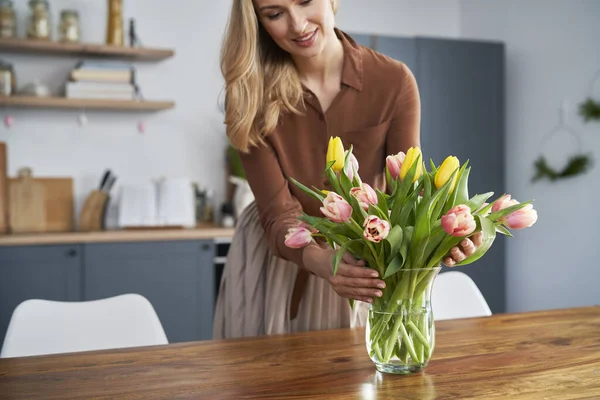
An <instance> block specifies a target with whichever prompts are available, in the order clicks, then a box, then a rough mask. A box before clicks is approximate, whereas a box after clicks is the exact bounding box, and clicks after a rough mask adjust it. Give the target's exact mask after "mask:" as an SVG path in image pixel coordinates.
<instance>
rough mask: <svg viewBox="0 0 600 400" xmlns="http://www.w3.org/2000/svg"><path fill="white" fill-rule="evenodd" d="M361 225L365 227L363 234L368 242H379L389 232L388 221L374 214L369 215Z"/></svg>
mask: <svg viewBox="0 0 600 400" xmlns="http://www.w3.org/2000/svg"><path fill="white" fill-rule="evenodd" d="M363 226H364V227H365V230H364V232H363V236H364V238H365V239H367V240H368V241H370V242H375V243H379V242H381V241H382V240H383V239H385V238H386V237H387V235H388V234H389V233H390V223H389V222H387V221H385V220H382V219H379V217H376V216H375V215H369V216H368V217H367V218H366V219H365V222H364V223H363Z"/></svg>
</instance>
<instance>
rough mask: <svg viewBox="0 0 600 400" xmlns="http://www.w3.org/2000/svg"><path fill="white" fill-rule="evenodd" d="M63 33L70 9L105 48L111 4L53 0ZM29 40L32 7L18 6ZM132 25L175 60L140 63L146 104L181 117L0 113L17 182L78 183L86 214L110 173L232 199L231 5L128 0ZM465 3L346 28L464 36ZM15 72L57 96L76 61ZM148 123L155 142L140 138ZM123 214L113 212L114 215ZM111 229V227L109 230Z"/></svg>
mask: <svg viewBox="0 0 600 400" xmlns="http://www.w3.org/2000/svg"><path fill="white" fill-rule="evenodd" d="M50 3H51V7H52V12H53V15H54V21H55V23H56V24H57V23H58V18H59V14H60V10H61V9H65V8H76V9H77V10H79V13H80V18H81V25H82V28H83V29H82V30H83V32H82V39H83V41H85V42H96V43H101V42H103V41H104V35H105V26H106V1H101V0H98V1H85V0H53V1H51V2H50ZM15 4H16V7H17V12H18V14H19V25H20V26H19V28H20V29H19V30H20V35H21V36H23V33H24V30H25V16H26V15H27V13H28V10H27V7H26V4H27V2H24V1H23V2H15ZM124 4H125V17H126V18H130V17H134V18H136V20H137V28H138V33H139V34H140V36H141V39H142V42H143V43H144V44H145V45H147V46H156V47H169V48H174V49H175V51H176V54H175V57H174V58H172V59H169V60H167V61H163V62H161V63H158V64H154V63H148V64H146V63H136V66H137V67H138V71H139V82H140V84H141V87H142V89H143V93H144V95H145V96H146V97H147V98H152V99H172V100H175V101H176V108H175V109H174V110H171V111H166V112H160V113H156V114H153V113H148V114H138V113H113V112H97V111H96V112H88V113H87V117H88V120H89V124H88V125H87V126H85V127H83V128H82V127H80V126H79V125H78V123H77V119H78V116H79V112H75V111H50V110H21V109H0V114H1V115H5V114H11V115H13V116H14V117H15V121H16V123H15V125H14V126H13V128H12V129H10V130H8V131H7V130H6V129H5V128H4V126H3V125H2V126H0V140H1V141H5V142H7V144H8V152H9V154H8V156H9V174H10V175H15V174H16V172H17V170H18V169H19V168H20V167H23V166H30V167H32V168H33V169H34V174H36V175H39V176H57V175H59V176H73V177H74V178H75V190H76V209H77V214H78V211H79V209H80V207H81V205H82V202H83V200H84V199H85V196H86V195H87V193H88V192H89V191H90V190H92V189H94V188H95V186H96V185H97V184H98V180H99V178H100V175H101V173H102V171H103V170H104V169H105V168H107V167H110V168H112V169H113V171H114V172H115V173H116V174H117V175H118V177H119V180H118V184H117V186H116V187H115V190H113V193H114V194H117V193H118V189H119V184H122V183H136V182H140V181H147V180H149V179H151V178H154V177H158V176H167V177H175V176H188V177H190V178H192V179H193V180H195V181H197V182H199V183H200V184H201V185H203V186H208V187H212V188H215V189H216V190H217V196H218V197H219V198H222V196H223V195H224V189H225V183H224V179H225V178H224V157H223V154H224V147H225V145H226V139H225V134H224V127H223V125H222V123H221V121H222V116H221V114H220V112H219V110H218V107H217V98H218V96H219V93H220V90H221V87H222V79H221V75H220V71H219V65H218V57H219V47H220V44H221V37H222V33H223V30H224V28H225V24H226V21H227V14H228V8H229V4H230V2H229V1H226V0H219V1H207V0H203V1H183V0H179V1H173V2H164V1H162V0H125V1H124ZM458 11H459V8H458V0H452V1H444V0H427V1H422V2H419V4H416V3H415V2H411V1H407V0H403V1H399V0H370V1H369V2H365V1H363V0H342V2H341V8H340V10H339V14H338V25H339V26H340V27H341V28H342V29H345V30H348V31H354V32H365V33H380V34H398V35H401V34H404V35H409V34H417V33H419V34H429V35H439V36H457V35H458V34H459V24H458V22H459V18H458V17H459V13H458ZM0 57H1V58H2V59H5V60H7V61H10V62H12V63H14V66H15V68H16V70H17V77H18V81H19V86H21V85H22V84H25V83H27V82H30V81H32V80H34V79H36V78H38V79H39V80H40V81H41V82H42V83H45V84H47V85H49V86H50V87H51V88H52V89H53V90H54V91H55V92H56V91H58V90H59V88H60V86H61V85H62V84H63V83H64V81H65V80H66V78H67V75H68V72H69V70H70V69H71V68H72V67H73V66H74V64H75V62H76V61H77V58H68V59H65V58H60V57H37V56H16V55H12V54H11V55H8V54H2V55H0ZM141 118H143V120H144V121H145V122H146V134H144V135H140V134H139V133H138V132H137V123H138V121H139V120H140V119H141ZM112 214H114V209H113V211H111V215H112ZM109 225H111V222H110V221H109Z"/></svg>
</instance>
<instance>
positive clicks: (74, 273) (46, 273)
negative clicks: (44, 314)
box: [0, 244, 82, 343]
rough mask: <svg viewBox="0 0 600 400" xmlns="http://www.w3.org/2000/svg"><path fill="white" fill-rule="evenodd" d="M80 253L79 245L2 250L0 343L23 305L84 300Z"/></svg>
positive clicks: (1, 248) (6, 248)
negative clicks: (18, 308) (26, 303)
mask: <svg viewBox="0 0 600 400" xmlns="http://www.w3.org/2000/svg"><path fill="white" fill-rule="evenodd" d="M81 250H82V248H81V246H80V245H78V244H66V245H47V246H14V247H13V246H9V247H0V343H2V342H4V336H5V335H6V329H7V328H8V323H9V321H10V317H11V316H12V313H13V311H14V309H15V307H17V306H18V305H19V304H20V303H21V302H23V301H25V300H28V299H46V300H57V301H79V300H81V299H82V294H81V267H82V265H81V262H82V257H81V253H82V251H81Z"/></svg>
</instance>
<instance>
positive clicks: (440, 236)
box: [423, 230, 447, 264]
mask: <svg viewBox="0 0 600 400" xmlns="http://www.w3.org/2000/svg"><path fill="white" fill-rule="evenodd" d="M446 235H447V234H446V232H444V231H443V230H442V231H441V232H437V233H436V234H432V236H431V237H430V238H429V240H428V241H427V246H425V251H424V252H423V261H424V262H427V264H429V260H430V258H431V253H433V251H434V250H435V249H437V247H438V246H439V245H440V243H441V242H442V240H444V238H445V237H446Z"/></svg>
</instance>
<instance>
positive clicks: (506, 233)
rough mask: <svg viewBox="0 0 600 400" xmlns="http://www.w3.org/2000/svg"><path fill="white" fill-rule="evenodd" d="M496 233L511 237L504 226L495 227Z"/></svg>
mask: <svg viewBox="0 0 600 400" xmlns="http://www.w3.org/2000/svg"><path fill="white" fill-rule="evenodd" d="M496 232H498V233H501V234H503V235H506V236H510V237H513V235H512V233H510V231H509V230H508V229H507V228H506V227H505V226H504V225H496Z"/></svg>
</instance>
